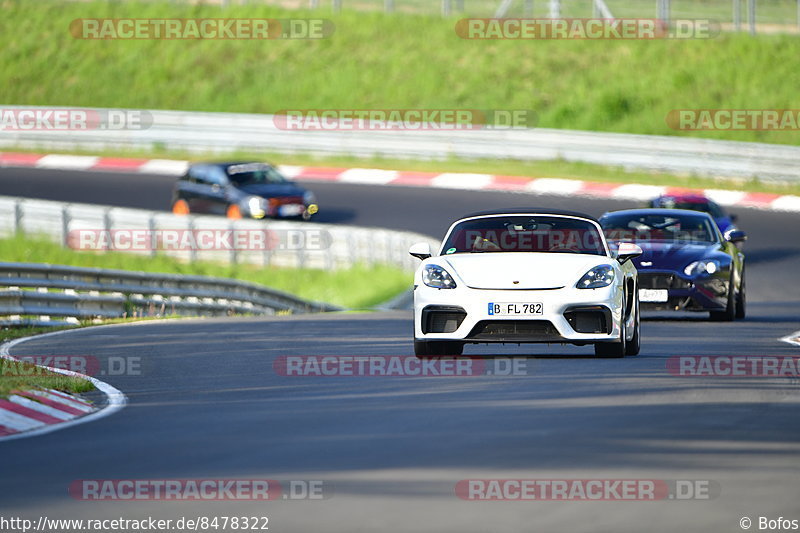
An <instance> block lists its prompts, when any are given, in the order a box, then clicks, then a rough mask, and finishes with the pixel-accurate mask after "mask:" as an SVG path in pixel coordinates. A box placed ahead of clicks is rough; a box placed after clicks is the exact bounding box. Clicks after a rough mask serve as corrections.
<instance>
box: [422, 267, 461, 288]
mask: <svg viewBox="0 0 800 533" xmlns="http://www.w3.org/2000/svg"><path fill="white" fill-rule="evenodd" d="M422 282H423V283H424V284H425V285H427V286H428V287H433V288H434V289H455V288H456V282H455V280H454V279H453V277H452V276H451V275H450V274H449V273H448V272H447V270H445V269H444V268H442V267H440V266H439V265H425V268H423V269H422Z"/></svg>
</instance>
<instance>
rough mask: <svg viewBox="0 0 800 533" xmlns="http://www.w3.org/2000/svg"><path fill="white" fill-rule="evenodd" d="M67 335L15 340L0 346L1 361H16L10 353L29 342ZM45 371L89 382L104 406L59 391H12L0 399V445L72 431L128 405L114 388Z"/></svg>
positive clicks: (67, 372) (57, 332)
mask: <svg viewBox="0 0 800 533" xmlns="http://www.w3.org/2000/svg"><path fill="white" fill-rule="evenodd" d="M67 332H68V331H54V332H51V333H44V334H42V335H36V336H35V337H24V338H20V339H14V340H12V341H9V342H7V343H5V344H3V345H2V346H0V358H3V359H9V360H16V358H15V357H13V356H11V355H9V350H10V349H11V348H13V347H14V346H16V345H17V344H20V343H22V342H25V341H26V340H29V339H32V338H37V339H39V338H42V337H49V336H55V335H61V334H64V333H67ZM43 368H46V369H47V370H50V371H51V372H56V373H58V374H64V375H66V376H73V377H78V378H82V379H85V380H88V381H91V382H92V384H93V385H94V386H95V387H96V388H97V389H98V390H99V391H100V392H102V393H103V394H105V396H106V400H107V401H106V404H105V405H104V406H103V407H101V408H99V409H98V408H96V407H94V406H92V405H91V404H90V403H88V402H86V401H84V400H82V399H80V398H78V397H76V396H73V395H71V394H65V393H63V392H60V391H55V390H51V389H47V390H26V391H15V392H13V393H12V394H10V395H9V397H8V398H7V399H2V398H0V442H3V441H6V440H12V439H18V438H25V437H33V436H36V435H43V434H45V433H50V432H52V431H57V430H59V429H64V428H68V427H72V426H75V425H78V424H84V423H86V422H91V421H94V420H98V419H100V418H104V417H106V416H109V415H111V414H114V413H115V412H117V411H119V410H120V409H122V408H123V407H125V405H126V404H127V401H128V400H127V398H126V397H125V395H124V394H123V393H122V392H121V391H119V390H118V389H116V388H115V387H113V386H111V385H109V384H108V383H105V382H104V381H100V380H99V379H96V378H93V377H91V376H85V375H83V374H79V373H78V372H73V371H71V370H65V369H63V368H54V367H48V366H45V367H43Z"/></svg>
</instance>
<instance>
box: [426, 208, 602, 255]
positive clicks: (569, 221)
mask: <svg viewBox="0 0 800 533" xmlns="http://www.w3.org/2000/svg"><path fill="white" fill-rule="evenodd" d="M497 219H504V220H505V222H496V220H497ZM490 221H491V222H490ZM481 222H483V223H489V224H488V225H485V226H484V227H483V228H480V227H479V224H480V223H481ZM514 222H517V223H516V224H514ZM552 222H558V223H560V224H559V227H546V225H547V224H549V223H552ZM523 223H528V224H531V223H535V224H536V227H533V226H530V225H529V226H528V227H525V224H523ZM508 224H513V225H514V226H519V227H521V229H518V228H517V227H514V228H509V227H508ZM539 225H541V226H542V228H541V229H540V228H539V227H538V226H539ZM571 226H572V227H571ZM580 226H583V227H580ZM459 232H460V233H463V235H461V234H459ZM467 232H475V234H473V235H467ZM479 232H494V233H493V234H491V233H487V234H483V235H479ZM543 232H544V233H543ZM546 232H552V233H556V232H559V233H564V232H567V235H568V236H567V237H566V239H567V240H566V241H564V246H562V247H560V248H558V249H532V248H525V247H522V248H518V249H514V248H513V247H512V246H508V245H506V246H499V245H498V244H497V242H498V241H499V242H500V243H502V244H507V242H508V240H507V239H506V236H508V235H510V236H513V237H514V238H515V239H517V242H525V243H530V244H531V245H532V244H533V241H536V242H537V243H542V242H543V241H542V238H543V237H540V235H547V233H546ZM580 232H584V233H580ZM592 232H593V233H594V236H592ZM472 237H474V238H478V237H480V238H481V241H487V240H489V241H490V244H485V242H481V243H480V246H478V247H477V248H476V242H475V241H474V240H473V239H472ZM490 237H497V240H492V239H491V238H490ZM571 237H574V238H571ZM547 238H550V239H552V238H553V236H552V235H551V236H548V237H547ZM504 239H505V240H504ZM520 239H522V241H520ZM461 240H463V243H460V242H459V241H461ZM555 240H556V241H558V240H560V239H555ZM467 241H470V242H471V243H472V244H471V245H470V246H469V247H467V246H466V243H467ZM576 243H577V244H580V243H585V244H587V246H584V247H581V249H580V250H578V251H576V250H575V249H574V248H573V249H569V248H567V247H566V245H567V244H570V245H573V244H576ZM548 248H549V246H548ZM473 253H576V254H579V255H594V256H604V257H608V256H609V255H610V248H609V246H608V243H607V242H606V238H605V235H604V234H603V230H602V228H601V226H600V224H599V223H598V222H596V221H594V220H592V219H588V218H582V217H577V216H568V215H560V214H548V213H535V212H534V213H530V214H528V213H513V214H511V213H509V214H497V215H481V216H475V217H469V218H463V219H460V220H457V221H456V222H454V223H453V224H452V225H451V226H450V228H449V229H448V230H447V233H446V234H445V238H444V239H443V240H442V245H441V247H440V249H439V255H441V256H448V255H457V254H473Z"/></svg>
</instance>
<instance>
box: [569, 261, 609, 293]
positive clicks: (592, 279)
mask: <svg viewBox="0 0 800 533" xmlns="http://www.w3.org/2000/svg"><path fill="white" fill-rule="evenodd" d="M613 281H614V267H612V266H611V265H599V266H596V267H594V268H592V269H591V270H590V271H589V272H587V273H586V274H584V275H583V277H582V278H581V279H580V280H578V284H577V285H575V286H576V287H577V288H579V289H599V288H601V287H608V286H609V285H611V283H613Z"/></svg>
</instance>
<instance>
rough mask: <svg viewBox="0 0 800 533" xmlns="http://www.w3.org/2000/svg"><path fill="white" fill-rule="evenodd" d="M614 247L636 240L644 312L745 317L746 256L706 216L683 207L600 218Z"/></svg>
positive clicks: (734, 235)
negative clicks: (693, 312) (667, 311)
mask: <svg viewBox="0 0 800 533" xmlns="http://www.w3.org/2000/svg"><path fill="white" fill-rule="evenodd" d="M600 224H601V225H602V227H603V230H604V232H605V234H606V238H607V240H608V241H609V244H610V245H612V246H613V245H614V243H615V242H633V243H636V244H638V245H639V246H640V247H641V248H642V251H643V253H642V255H641V256H639V257H637V258H635V259H633V262H634V265H636V268H637V269H638V270H639V300H640V302H641V308H642V309H651V310H678V311H708V312H710V314H711V319H712V320H725V321H729V320H734V319H737V318H738V319H741V318H744V317H745V301H746V294H745V268H744V254H743V253H742V252H741V250H740V249H739V248H738V247H737V243H741V242H742V241H744V240H745V239H746V238H747V236H746V235H745V234H744V232H742V231H738V230H733V231H729V232H728V233H727V235H726V236H723V235H722V232H721V231H720V230H719V228H718V227H717V224H716V223H715V222H714V219H713V218H712V217H711V215H709V214H708V213H701V212H698V211H689V210H683V209H658V208H655V209H654V208H648V209H629V210H625V211H613V212H610V213H606V214H605V215H603V216H602V217H601V218H600Z"/></svg>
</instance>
